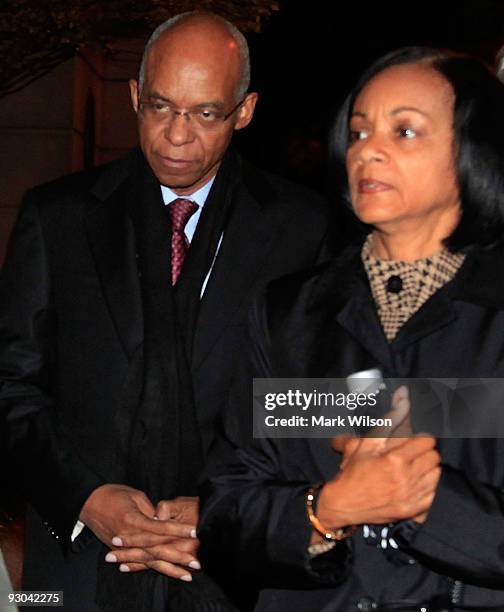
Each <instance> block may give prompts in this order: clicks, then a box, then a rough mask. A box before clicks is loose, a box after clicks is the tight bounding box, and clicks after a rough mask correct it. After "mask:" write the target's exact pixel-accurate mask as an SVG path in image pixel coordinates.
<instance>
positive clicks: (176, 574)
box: [149, 561, 192, 582]
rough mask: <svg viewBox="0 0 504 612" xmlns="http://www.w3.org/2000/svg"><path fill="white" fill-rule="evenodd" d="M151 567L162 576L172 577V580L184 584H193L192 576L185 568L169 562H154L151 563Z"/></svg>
mask: <svg viewBox="0 0 504 612" xmlns="http://www.w3.org/2000/svg"><path fill="white" fill-rule="evenodd" d="M149 567H150V568H151V569H153V570H156V571H157V572H159V573H160V574H164V575H165V576H170V577H171V578H178V579H179V580H183V581H184V582H191V581H192V576H191V573H190V572H188V571H187V570H186V569H185V568H183V567H179V566H178V565H174V564H173V563H169V562H168V561H152V563H149Z"/></svg>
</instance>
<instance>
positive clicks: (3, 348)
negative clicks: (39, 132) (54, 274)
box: [0, 192, 103, 545]
mask: <svg viewBox="0 0 504 612" xmlns="http://www.w3.org/2000/svg"><path fill="white" fill-rule="evenodd" d="M57 325H58V321H57V320H56V317H55V313H54V308H53V306H52V295H51V273H50V263H49V256H48V244H47V238H46V236H45V235H44V230H43V227H42V224H41V219H40V215H39V205H38V202H37V197H36V196H35V195H34V194H33V192H31V193H29V194H28V195H27V196H26V197H25V200H24V202H23V205H22V207H21V211H20V214H19V217H18V220H17V222H16V225H15V227H14V229H13V232H12V235H11V239H10V242H9V247H8V252H7V257H6V261H5V265H4V268H3V271H2V276H1V277H0V440H1V446H0V450H1V452H2V455H3V457H2V465H3V466H8V468H7V469H8V471H9V478H10V479H12V480H14V481H16V483H17V484H18V486H19V488H20V489H21V490H22V491H23V493H25V494H26V497H27V499H28V500H29V501H30V503H32V505H33V506H34V507H35V508H36V510H37V511H38V512H39V514H40V515H41V517H42V518H43V520H44V522H45V524H46V526H47V528H48V530H49V531H50V532H51V533H53V535H55V536H56V537H57V539H58V540H59V541H60V542H61V543H62V544H63V545H67V544H69V542H70V535H71V533H72V530H73V527H74V524H75V522H76V520H77V517H78V515H79V512H80V509H81V507H82V505H83V503H84V501H85V500H86V499H87V497H88V496H89V494H90V493H91V492H92V491H93V490H94V489H95V488H96V487H97V486H99V485H101V484H103V481H102V480H101V478H100V477H99V476H98V475H97V474H95V473H94V472H93V471H92V470H90V469H89V468H87V467H86V466H85V465H84V463H83V462H81V460H80V459H79V457H78V456H77V454H76V453H75V452H74V450H73V449H72V448H71V446H70V443H69V442H67V441H66V440H65V438H64V436H63V434H62V433H61V432H60V431H58V428H57V424H56V423H55V419H53V418H52V409H53V402H54V398H53V396H52V394H51V382H52V380H51V378H52V376H51V375H52V366H53V364H54V363H55V360H56V359H57V356H56V354H55V353H56V341H55V338H56V333H57Z"/></svg>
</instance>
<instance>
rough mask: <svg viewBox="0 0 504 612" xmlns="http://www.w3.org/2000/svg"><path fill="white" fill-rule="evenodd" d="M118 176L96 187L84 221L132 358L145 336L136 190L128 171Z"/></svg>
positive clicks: (114, 317)
mask: <svg viewBox="0 0 504 612" xmlns="http://www.w3.org/2000/svg"><path fill="white" fill-rule="evenodd" d="M124 165H125V166H126V165H127V163H126V162H124ZM121 170H123V169H122V168H121ZM109 174H110V173H109ZM114 178H115V180H111V177H110V176H108V175H107V176H105V177H103V179H100V181H99V182H98V183H97V184H96V185H95V186H94V187H93V190H92V191H93V194H94V195H95V196H96V197H97V198H98V199H99V201H98V203H97V205H96V206H95V207H94V209H93V210H92V211H91V212H90V213H89V214H88V215H87V216H86V217H85V219H84V222H85V226H86V232H87V236H88V241H89V245H90V248H91V251H92V254H93V258H94V262H95V265H96V270H97V273H98V277H99V279H100V283H101V287H102V291H103V293H104V296H105V299H106V302H107V305H108V308H109V312H110V315H111V318H112V320H113V321H114V325H115V328H116V331H117V334H118V336H119V339H120V341H121V344H122V346H123V349H124V351H125V353H126V354H127V356H128V358H130V359H131V358H132V356H133V353H134V352H135V349H136V348H137V347H138V345H139V344H140V343H141V342H142V339H143V326H142V306H141V297H140V286H139V282H138V269H137V262H136V250H135V238H134V233H133V226H132V224H131V220H130V218H129V216H128V215H127V213H126V210H127V199H128V197H134V194H136V192H133V191H132V185H131V181H130V180H129V178H128V175H127V172H124V171H121V172H117V173H116V174H115V176H113V177H112V179H114Z"/></svg>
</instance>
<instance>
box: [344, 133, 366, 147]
mask: <svg viewBox="0 0 504 612" xmlns="http://www.w3.org/2000/svg"><path fill="white" fill-rule="evenodd" d="M364 138H367V132H365V131H364V130H350V133H349V135H348V142H349V144H353V143H354V142H357V141H358V140H364Z"/></svg>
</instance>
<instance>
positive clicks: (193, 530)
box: [190, 529, 198, 538]
mask: <svg viewBox="0 0 504 612" xmlns="http://www.w3.org/2000/svg"><path fill="white" fill-rule="evenodd" d="M190 535H191V538H196V537H198V536H197V534H196V529H191V534H190Z"/></svg>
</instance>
